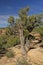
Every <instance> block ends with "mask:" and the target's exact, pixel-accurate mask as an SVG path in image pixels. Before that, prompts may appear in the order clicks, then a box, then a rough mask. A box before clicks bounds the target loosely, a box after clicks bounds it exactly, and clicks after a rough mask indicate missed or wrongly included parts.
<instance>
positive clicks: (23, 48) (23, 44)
mask: <svg viewBox="0 0 43 65" xmlns="http://www.w3.org/2000/svg"><path fill="white" fill-rule="evenodd" d="M19 34H20V42H21V51H22V54H23V55H25V54H26V50H25V43H24V36H23V29H19Z"/></svg>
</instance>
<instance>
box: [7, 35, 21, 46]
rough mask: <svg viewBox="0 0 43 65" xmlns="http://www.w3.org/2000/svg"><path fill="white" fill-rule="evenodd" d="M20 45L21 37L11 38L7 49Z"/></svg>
mask: <svg viewBox="0 0 43 65" xmlns="http://www.w3.org/2000/svg"><path fill="white" fill-rule="evenodd" d="M19 43H20V39H19V37H14V36H10V37H9V38H8V39H7V45H6V46H7V47H12V46H15V45H17V44H19Z"/></svg>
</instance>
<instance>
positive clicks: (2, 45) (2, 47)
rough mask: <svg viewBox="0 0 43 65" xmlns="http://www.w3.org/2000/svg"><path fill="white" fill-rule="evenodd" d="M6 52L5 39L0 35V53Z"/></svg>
mask: <svg viewBox="0 0 43 65" xmlns="http://www.w3.org/2000/svg"><path fill="white" fill-rule="evenodd" d="M5 52H6V39H5V38H3V37H2V36H0V54H4V53H5Z"/></svg>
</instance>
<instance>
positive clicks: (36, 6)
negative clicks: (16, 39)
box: [0, 0, 43, 27]
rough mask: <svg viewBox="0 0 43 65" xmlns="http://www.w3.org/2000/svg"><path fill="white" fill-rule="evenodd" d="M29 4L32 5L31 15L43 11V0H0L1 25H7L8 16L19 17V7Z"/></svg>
mask: <svg viewBox="0 0 43 65" xmlns="http://www.w3.org/2000/svg"><path fill="white" fill-rule="evenodd" d="M27 6H29V7H30V10H29V15H33V14H40V13H43V0H0V27H6V26H7V25H8V23H7V19H8V17H9V16H10V15H13V16H15V18H17V17H18V11H19V9H21V8H24V7H27Z"/></svg>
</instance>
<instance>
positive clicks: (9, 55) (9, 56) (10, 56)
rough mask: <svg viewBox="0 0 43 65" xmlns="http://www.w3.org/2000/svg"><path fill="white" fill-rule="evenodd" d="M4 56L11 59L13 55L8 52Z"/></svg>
mask: <svg viewBox="0 0 43 65" xmlns="http://www.w3.org/2000/svg"><path fill="white" fill-rule="evenodd" d="M6 56H7V57H8V58H12V57H14V53H13V52H12V51H8V52H7V53H6Z"/></svg>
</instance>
